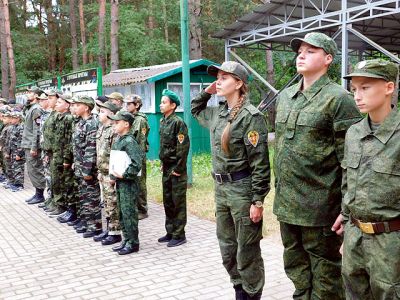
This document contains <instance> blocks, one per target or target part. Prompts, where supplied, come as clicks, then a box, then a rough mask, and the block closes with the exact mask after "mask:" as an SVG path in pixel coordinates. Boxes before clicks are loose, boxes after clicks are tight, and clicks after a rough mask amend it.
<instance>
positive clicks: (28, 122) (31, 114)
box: [22, 103, 43, 151]
mask: <svg viewBox="0 0 400 300" xmlns="http://www.w3.org/2000/svg"><path fill="white" fill-rule="evenodd" d="M42 113H43V110H42V109H41V108H40V106H39V104H37V103H34V104H32V105H28V106H27V109H26V115H25V123H24V133H23V135H22V147H23V148H25V149H30V150H34V151H37V150H38V149H40V143H39V139H40V116H41V115H42Z"/></svg>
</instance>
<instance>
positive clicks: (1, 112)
mask: <svg viewBox="0 0 400 300" xmlns="http://www.w3.org/2000/svg"><path fill="white" fill-rule="evenodd" d="M7 113H8V106H4V105H3V106H2V107H1V108H0V122H1V130H0V162H1V175H0V182H1V183H4V182H6V180H7V177H6V166H5V163H4V159H5V158H4V153H3V151H2V150H1V148H2V146H3V145H4V134H5V132H3V130H4V129H6V125H7V121H6V120H7V117H6V115H7Z"/></svg>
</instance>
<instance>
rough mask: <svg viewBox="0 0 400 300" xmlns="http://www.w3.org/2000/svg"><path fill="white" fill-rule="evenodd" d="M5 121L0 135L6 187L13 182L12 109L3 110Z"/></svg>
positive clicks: (4, 184)
mask: <svg viewBox="0 0 400 300" xmlns="http://www.w3.org/2000/svg"><path fill="white" fill-rule="evenodd" d="M3 122H4V128H3V130H2V132H1V135H0V150H1V152H2V155H3V158H4V160H3V163H4V175H5V177H6V180H5V181H4V182H3V183H2V185H3V186H4V187H5V188H7V189H8V188H10V187H11V183H12V174H11V156H10V149H9V139H10V134H11V129H12V124H11V111H9V110H7V111H4V112H3Z"/></svg>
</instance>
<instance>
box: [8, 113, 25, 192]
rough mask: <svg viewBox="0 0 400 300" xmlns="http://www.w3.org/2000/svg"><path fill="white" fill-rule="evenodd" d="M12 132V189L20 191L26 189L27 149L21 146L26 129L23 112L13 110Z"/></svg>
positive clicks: (10, 144)
mask: <svg viewBox="0 0 400 300" xmlns="http://www.w3.org/2000/svg"><path fill="white" fill-rule="evenodd" d="M10 118H11V121H10V124H12V125H11V128H10V133H9V140H8V142H9V147H8V149H9V151H10V152H9V155H10V163H11V165H10V171H11V173H12V178H11V182H12V183H11V185H10V189H11V191H13V192H18V191H21V190H23V189H24V175H25V172H24V171H25V153H24V152H25V151H24V149H22V148H21V137H22V133H23V131H24V125H23V123H22V120H23V116H22V113H21V112H17V111H13V112H11V114H10Z"/></svg>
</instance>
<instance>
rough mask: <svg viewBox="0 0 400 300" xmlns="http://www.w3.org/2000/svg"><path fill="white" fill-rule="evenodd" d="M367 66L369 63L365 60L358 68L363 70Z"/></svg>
mask: <svg viewBox="0 0 400 300" xmlns="http://www.w3.org/2000/svg"><path fill="white" fill-rule="evenodd" d="M366 64H367V62H366V61H365V60H364V61H362V62H360V63H359V64H358V66H357V68H358V69H362V68H364V67H365V65H366Z"/></svg>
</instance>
